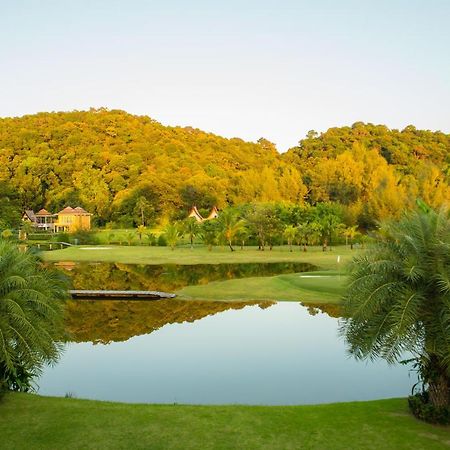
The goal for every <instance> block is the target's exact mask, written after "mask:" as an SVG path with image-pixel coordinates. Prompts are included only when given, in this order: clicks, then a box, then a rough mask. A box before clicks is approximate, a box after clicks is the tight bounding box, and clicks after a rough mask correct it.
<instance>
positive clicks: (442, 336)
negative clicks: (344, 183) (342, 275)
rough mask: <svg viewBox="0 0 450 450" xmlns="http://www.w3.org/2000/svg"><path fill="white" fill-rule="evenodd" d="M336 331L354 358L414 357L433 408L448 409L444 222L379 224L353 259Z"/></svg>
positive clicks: (449, 281) (449, 305)
mask: <svg viewBox="0 0 450 450" xmlns="http://www.w3.org/2000/svg"><path fill="white" fill-rule="evenodd" d="M344 313H345V316H346V317H348V319H345V320H344V321H343V324H342V330H341V331H342V332H343V333H344V334H345V337H346V339H347V341H348V343H349V349H350V353H351V354H352V355H354V356H355V357H357V358H367V357H370V358H372V359H373V358H377V357H382V358H384V359H386V360H387V361H388V362H390V363H394V362H398V361H399V360H400V359H401V357H402V355H403V354H404V353H411V354H413V355H418V356H417V360H416V363H417V364H418V369H419V375H420V376H421V378H422V380H423V382H424V384H425V386H426V388H427V390H428V392H429V396H430V401H431V403H432V404H433V405H434V406H436V407H441V406H445V407H448V405H449V403H450V391H449V386H450V216H449V213H448V211H446V210H441V211H440V212H435V211H434V210H429V211H428V212H422V211H420V212H415V213H411V214H410V215H408V216H405V217H404V218H403V219H402V220H400V221H398V222H389V223H385V224H384V226H383V227H382V229H381V230H380V233H379V234H378V237H377V241H376V243H375V244H374V245H372V246H371V247H370V249H369V250H367V252H366V253H365V254H363V255H361V256H358V257H357V258H355V260H354V262H353V266H352V269H351V279H350V283H349V286H348V291H347V294H346V298H345V303H344Z"/></svg>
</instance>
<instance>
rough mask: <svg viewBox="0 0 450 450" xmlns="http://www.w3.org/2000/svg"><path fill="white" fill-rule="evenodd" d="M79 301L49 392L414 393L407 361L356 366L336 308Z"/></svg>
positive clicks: (253, 397) (246, 399)
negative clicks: (343, 338) (348, 351)
mask: <svg viewBox="0 0 450 450" xmlns="http://www.w3.org/2000/svg"><path fill="white" fill-rule="evenodd" d="M321 308H322V310H319V309H318V308H315V307H312V306H309V307H305V306H302V305H300V304H298V303H283V302H279V303H276V302H259V303H256V302H253V303H225V302H183V301H179V300H161V301H152V302H148V301H147V302H145V301H78V302H75V301H72V302H69V306H68V316H67V331H68V332H69V333H70V339H69V341H68V342H67V343H66V344H65V352H64V354H63V356H62V358H61V360H60V362H59V363H58V364H57V365H56V366H55V367H48V368H46V369H45V371H44V373H43V374H42V376H41V377H40V379H39V380H37V383H38V385H39V393H41V394H43V395H56V396H64V395H73V396H75V397H78V398H90V399H99V400H114V401H126V402H142V403H146V402H151V403H191V404H192V403H193V404H230V403H240V404H263V405H290V404H313V403H328V402H338V401H352V400H369V399H376V398H386V397H399V396H406V395H407V394H408V393H409V390H410V386H411V385H412V384H413V382H414V379H410V378H409V376H408V369H407V368H406V367H404V366H399V365H397V366H388V365H387V364H386V363H385V362H382V361H379V362H376V363H365V362H357V361H354V360H353V359H351V358H349V357H348V355H347V354H346V350H345V345H344V342H343V341H342V340H341V339H340V338H339V337H338V330H337V328H338V318H337V317H333V316H338V315H339V310H338V309H337V308H336V306H328V307H327V306H322V307H321Z"/></svg>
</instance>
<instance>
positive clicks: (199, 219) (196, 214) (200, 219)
mask: <svg viewBox="0 0 450 450" xmlns="http://www.w3.org/2000/svg"><path fill="white" fill-rule="evenodd" d="M188 217H193V218H194V219H195V220H196V221H197V222H203V221H204V220H205V219H204V218H203V217H202V215H201V214H200V213H199V211H198V209H197V207H196V206H193V207H192V208H191V212H190V213H189V215H188Z"/></svg>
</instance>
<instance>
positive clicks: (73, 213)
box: [54, 206, 92, 233]
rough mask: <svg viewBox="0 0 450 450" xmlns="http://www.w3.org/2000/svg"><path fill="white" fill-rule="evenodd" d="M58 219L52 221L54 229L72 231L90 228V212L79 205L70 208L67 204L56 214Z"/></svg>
mask: <svg viewBox="0 0 450 450" xmlns="http://www.w3.org/2000/svg"><path fill="white" fill-rule="evenodd" d="M56 215H57V216H58V219H57V220H56V222H55V223H54V227H55V231H56V232H58V231H64V232H68V233H72V232H74V231H78V230H90V229H91V216H92V214H90V213H88V212H87V211H85V210H84V209H83V208H81V207H80V206H77V207H76V208H71V207H70V206H67V207H66V208H64V209H63V210H62V211H60V212H59V213H57V214H56Z"/></svg>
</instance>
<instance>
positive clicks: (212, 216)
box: [206, 206, 219, 220]
mask: <svg viewBox="0 0 450 450" xmlns="http://www.w3.org/2000/svg"><path fill="white" fill-rule="evenodd" d="M217 217H219V211H218V209H217V208H216V207H215V206H213V208H212V209H211V212H210V213H209V216H208V217H207V218H206V220H211V219H216V218H217Z"/></svg>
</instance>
